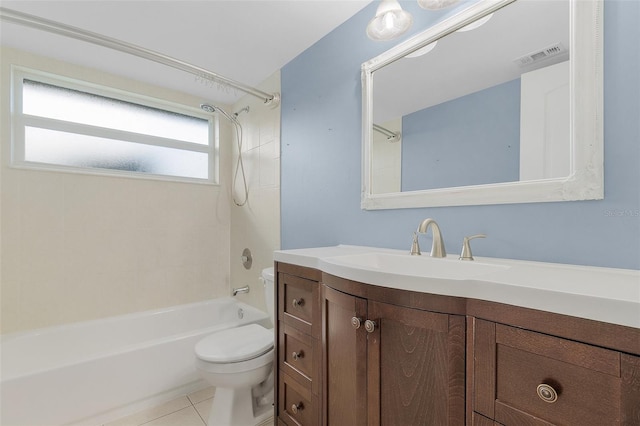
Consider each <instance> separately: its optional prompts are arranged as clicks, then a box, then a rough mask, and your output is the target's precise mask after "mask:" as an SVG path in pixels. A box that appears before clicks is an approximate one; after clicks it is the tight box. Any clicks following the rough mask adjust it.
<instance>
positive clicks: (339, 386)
mask: <svg viewBox="0 0 640 426" xmlns="http://www.w3.org/2000/svg"><path fill="white" fill-rule="evenodd" d="M276 271H277V274H276V276H277V285H276V289H277V298H276V301H277V302H276V303H277V318H278V320H277V324H276V336H277V345H276V370H275V371H276V378H277V380H276V385H275V391H276V393H275V397H276V398H275V399H276V401H275V413H276V419H277V422H278V424H279V425H288V426H310V425H313V426H319V425H323V426H346V425H349V426H360V425H362V426H364V425H367V426H377V425H385V426H386V425H398V426H408V425H438V426H445V425H464V424H466V425H469V426H500V425H503V426H553V425H557V426H560V425H565V426H640V329H636V328H631V327H624V326H619V325H615V324H609V323H602V322H598V321H592V320H587V319H583V318H577V317H569V316H566V315H561V314H556V313H550V312H543V311H538V310H533V309H527V308H522V307H516V306H511V305H505V304H500V303H494V302H488V301H482V300H478V299H471V298H461V297H451V296H441V295H434V294H427V293H420V292H412V291H404V290H398V289H392V288H385V287H380V286H373V285H367V284H362V283H357V282H353V281H349V280H345V279H342V278H338V277H335V276H332V275H329V274H326V273H323V272H320V271H318V270H315V269H310V268H303V267H299V266H295V265H289V264H285V263H276Z"/></svg>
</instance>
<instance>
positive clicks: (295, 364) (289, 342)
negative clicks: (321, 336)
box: [280, 325, 314, 381]
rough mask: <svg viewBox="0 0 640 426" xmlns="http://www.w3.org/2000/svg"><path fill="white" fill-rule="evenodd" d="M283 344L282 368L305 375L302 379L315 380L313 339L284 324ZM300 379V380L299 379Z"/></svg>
mask: <svg viewBox="0 0 640 426" xmlns="http://www.w3.org/2000/svg"><path fill="white" fill-rule="evenodd" d="M280 339H281V341H282V344H283V345H284V347H283V350H282V359H281V363H282V368H284V369H286V370H287V373H288V374H291V375H299V376H303V377H302V378H301V379H302V380H308V381H312V380H313V378H314V377H313V376H314V374H313V367H314V364H313V358H314V351H313V343H314V342H313V339H312V338H311V337H310V336H308V335H306V334H303V333H301V332H299V331H297V330H296V329H294V328H292V327H289V326H286V325H285V326H284V327H282V334H281V336H280ZM299 381H300V380H299Z"/></svg>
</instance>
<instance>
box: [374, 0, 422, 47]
mask: <svg viewBox="0 0 640 426" xmlns="http://www.w3.org/2000/svg"><path fill="white" fill-rule="evenodd" d="M412 24H413V17H412V16H411V14H410V13H409V12H406V11H404V10H402V7H401V6H400V3H398V0H382V2H381V3H380V6H378V9H377V10H376V16H375V17H374V18H373V19H372V20H371V21H369V24H368V25H367V36H368V37H369V38H370V39H372V40H380V41H384V40H393V39H394V38H396V37H400V36H401V35H402V34H404V33H405V32H407V30H409V28H411V25H412Z"/></svg>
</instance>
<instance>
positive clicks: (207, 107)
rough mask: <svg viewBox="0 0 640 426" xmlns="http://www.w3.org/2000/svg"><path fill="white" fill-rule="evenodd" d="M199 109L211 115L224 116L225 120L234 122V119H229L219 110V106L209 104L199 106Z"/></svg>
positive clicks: (223, 111) (228, 116) (225, 113)
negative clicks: (215, 113) (218, 114)
mask: <svg viewBox="0 0 640 426" xmlns="http://www.w3.org/2000/svg"><path fill="white" fill-rule="evenodd" d="M200 108H202V110H203V111H205V112H208V113H210V114H213V113H214V112H218V113H220V114H222V115H224V116H225V118H226V119H227V120H229V121H235V117H231V116H230V115H229V114H227V112H226V111H225V110H223V109H222V108H220V107H219V106H215V105H211V104H200Z"/></svg>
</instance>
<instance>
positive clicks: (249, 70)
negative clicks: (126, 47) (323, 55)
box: [0, 0, 372, 105]
mask: <svg viewBox="0 0 640 426" xmlns="http://www.w3.org/2000/svg"><path fill="white" fill-rule="evenodd" d="M371 1H372V0H256V1H249V0H232V1H229V0H227V1H224V0H201V1H190V0H170V1H166V0H164V1H156V0H145V1H130V0H128V1H90V0H84V1H80V0H75V1H69V0H64V1H63V0H61V1H58V0H48V1H42V0H40V1H31V0H19V1H18V0H9V1H5V0H2V1H1V2H0V6H2V7H3V8H7V9H12V10H15V11H20V12H24V13H29V14H32V15H36V16H38V17H41V18H46V19H51V20H54V21H57V22H60V23H64V24H67V25H72V26H75V27H79V28H82V29H85V30H89V31H93V32H96V33H99V34H102V35H105V36H109V37H113V38H116V39H119V40H122V41H126V42H129V43H132V44H135V45H138V46H141V47H144V48H146V49H150V50H153V51H156V52H158V53H162V54H164V55H167V56H171V57H173V58H175V59H179V60H181V61H184V62H187V63H190V64H192V65H195V66H198V67H201V68H205V69H207V70H209V71H212V72H215V73H217V74H220V75H222V76H225V77H228V78H231V79H234V80H237V81H240V82H242V83H245V84H248V85H252V86H256V85H258V84H260V83H261V82H262V81H264V80H265V79H266V78H267V77H269V76H270V75H272V74H273V73H274V72H276V71H277V70H279V69H280V68H282V67H283V66H284V65H286V64H287V63H288V62H289V61H290V60H292V59H293V58H295V57H296V56H297V55H298V54H300V53H301V52H303V51H304V50H306V49H307V48H309V47H310V46H311V45H313V44H314V43H315V42H316V41H318V40H320V39H321V38H322V37H324V36H325V35H326V34H328V33H329V32H331V31H332V30H333V29H335V28H336V27H338V26H339V25H340V24H342V23H343V22H344V21H346V20H347V19H349V18H350V17H351V16H353V15H354V14H355V13H357V12H358V11H359V10H361V9H362V8H363V7H364V6H366V5H367V4H369V3H370V2H371ZM0 25H1V26H0V41H1V43H2V45H6V46H9V47H13V48H18V49H22V50H25V51H28V52H33V53H37V54H40V55H44V56H48V57H53V58H56V59H60V60H63V61H67V62H71V63H74V64H79V65H83V66H88V67H92V68H97V69H101V70H105V71H107V72H110V73H113V74H117V75H123V76H126V77H130V78H133V79H135V80H140V81H145V82H148V83H152V84H157V85H161V86H164V87H168V88H171V89H176V90H180V91H182V92H185V93H190V94H193V95H195V96H199V97H201V98H202V100H203V101H207V102H215V103H222V104H228V105H230V104H233V103H234V102H236V101H237V100H238V99H239V98H240V97H241V96H243V95H244V93H242V92H240V91H237V90H234V89H229V88H225V87H220V86H219V85H217V84H204V83H202V81H201V80H198V79H196V78H195V77H194V76H193V75H191V74H188V73H185V72H182V71H178V70H174V69H171V68H169V67H166V66H163V65H159V64H155V63H153V62H150V61H147V60H143V59H140V58H136V57H134V56H132V55H127V54H125V53H121V52H116V51H113V50H110V49H107V48H103V47H99V46H96V45H92V44H89V43H85V42H81V41H77V40H74V39H70V38H66V37H62V36H58V35H54V34H50V33H46V32H43V31H39V30H35V29H30V28H26V27H23V26H20V25H16V24H12V23H7V22H6V21H0ZM363 31H364V29H363Z"/></svg>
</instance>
